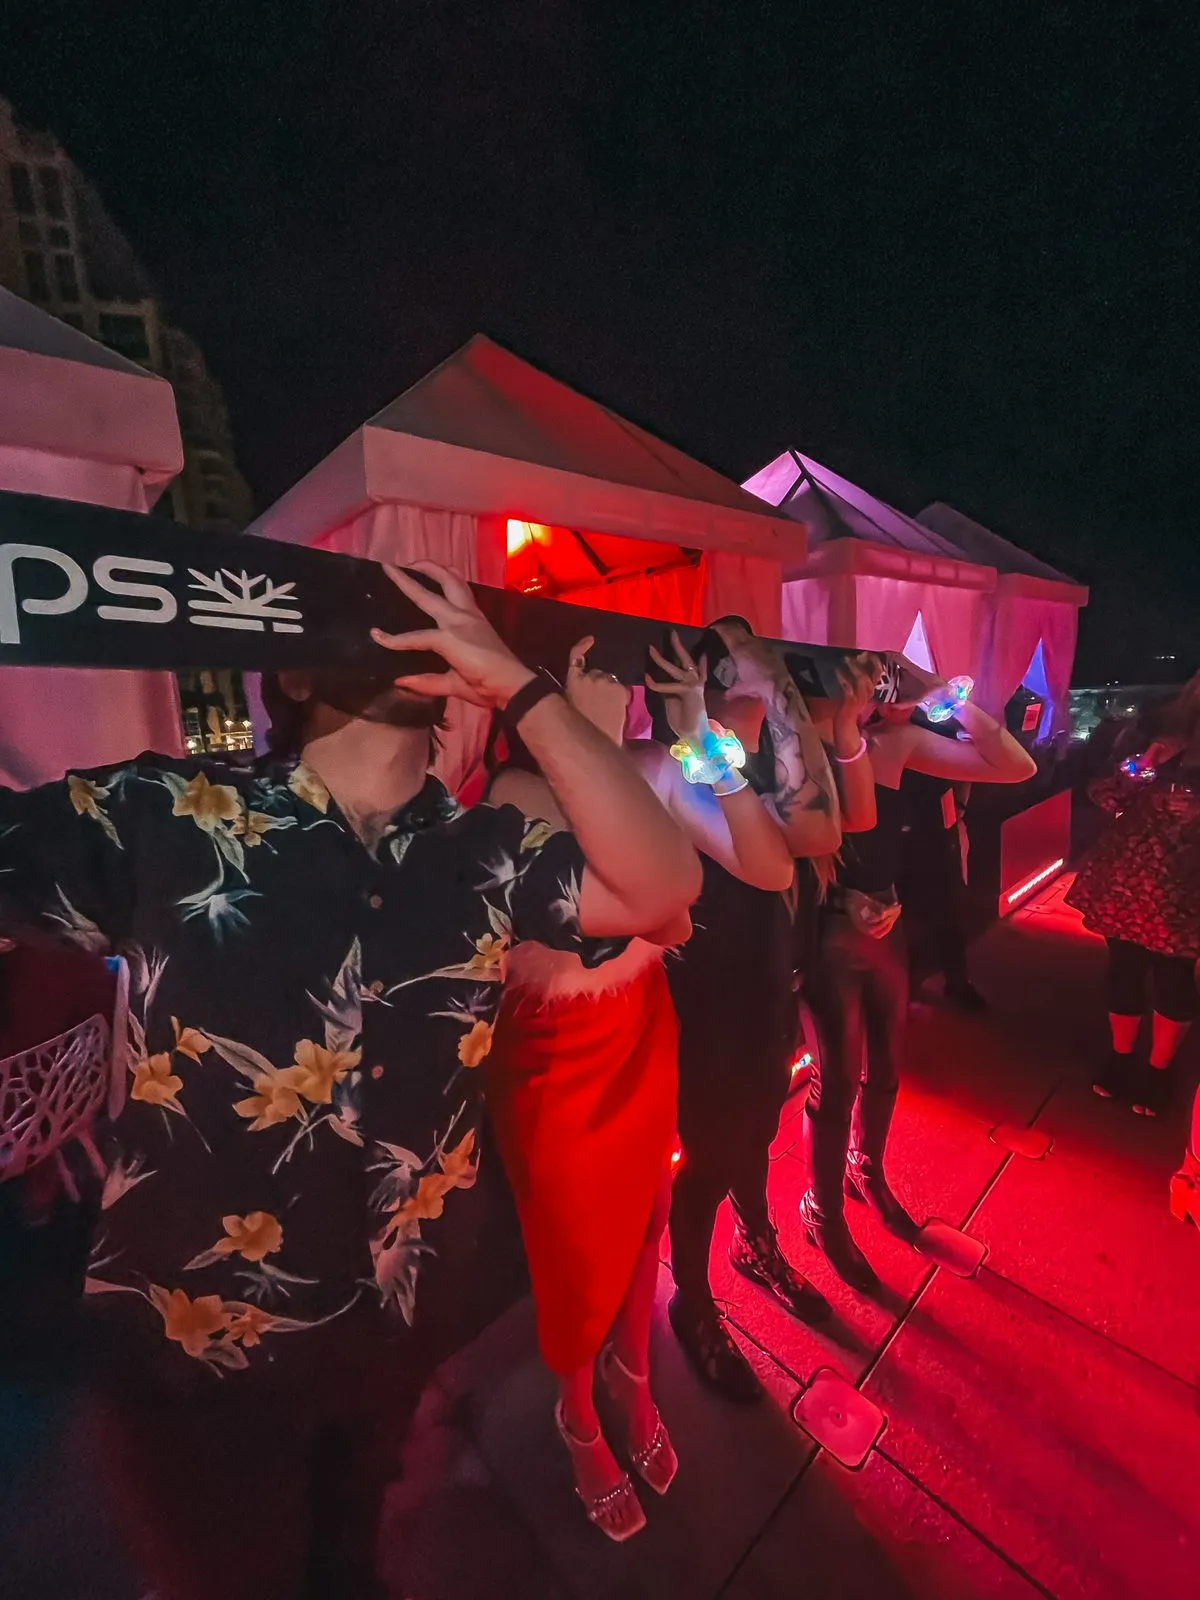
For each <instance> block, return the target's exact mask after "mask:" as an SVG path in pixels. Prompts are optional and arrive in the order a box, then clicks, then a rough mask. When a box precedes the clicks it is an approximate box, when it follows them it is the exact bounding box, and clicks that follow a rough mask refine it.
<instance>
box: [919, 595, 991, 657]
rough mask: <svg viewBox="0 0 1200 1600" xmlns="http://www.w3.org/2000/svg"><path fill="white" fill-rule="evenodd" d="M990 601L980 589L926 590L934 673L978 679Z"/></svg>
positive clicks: (922, 608)
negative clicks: (987, 606)
mask: <svg viewBox="0 0 1200 1600" xmlns="http://www.w3.org/2000/svg"><path fill="white" fill-rule="evenodd" d="M987 599H988V597H987V596H986V595H983V594H981V593H980V592H979V590H977V589H952V588H950V587H949V586H948V585H945V584H925V585H923V586H922V592H921V604H920V611H921V617H922V620H923V621H924V623H925V637H926V639H927V640H928V642H929V653H930V655H931V656H932V657H933V666H934V670H935V671H936V672H937V673H939V674H940V675H941V676H942V677H943V678H954V677H957V676H958V675H959V674H960V673H966V674H967V676H969V677H971V678H975V679H978V678H979V675H980V672H981V670H982V665H983V646H984V643H985V639H986V633H987V629H986V622H987V610H986V602H987Z"/></svg>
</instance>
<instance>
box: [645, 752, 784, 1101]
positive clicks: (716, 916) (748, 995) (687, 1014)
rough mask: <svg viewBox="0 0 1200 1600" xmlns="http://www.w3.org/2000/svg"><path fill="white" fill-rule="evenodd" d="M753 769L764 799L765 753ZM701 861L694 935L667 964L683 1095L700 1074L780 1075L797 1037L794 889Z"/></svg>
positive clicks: (751, 762)
mask: <svg viewBox="0 0 1200 1600" xmlns="http://www.w3.org/2000/svg"><path fill="white" fill-rule="evenodd" d="M745 770H746V776H747V778H748V779H749V781H750V785H751V787H752V788H753V790H754V791H755V793H756V794H758V795H759V796H761V795H762V794H763V793H764V792H765V791H766V790H767V788H768V786H769V782H770V779H769V777H768V776H767V775H766V774H767V771H768V759H767V756H766V754H765V752H764V751H763V750H761V749H760V750H759V751H758V752H756V753H755V754H754V755H752V756H751V758H750V760H749V761H748V762H747V763H746V769H745ZM701 861H702V864H703V867H704V887H703V889H702V891H701V894H700V898H699V900H698V901H697V902H696V904H695V905H694V906H693V907H692V928H693V932H692V937H691V938H690V939H689V940H688V942H687V944H685V945H684V947H683V949H682V951H681V952H680V953H679V954H678V955H676V956H673V957H672V958H671V960H670V961H669V962H668V964H667V978H668V981H669V983H670V986H671V995H672V998H673V999H674V1001H675V1008H676V1010H677V1011H678V1013H679V1020H680V1037H681V1049H680V1056H679V1074H680V1086H681V1093H686V1092H687V1089H688V1086H689V1080H691V1079H693V1078H694V1077H695V1076H696V1075H697V1074H699V1075H702V1076H703V1075H708V1074H716V1075H717V1076H718V1077H721V1078H725V1077H727V1076H728V1075H729V1074H730V1073H733V1074H734V1075H735V1076H739V1077H740V1078H741V1079H742V1081H745V1080H746V1079H747V1078H753V1077H754V1075H755V1072H756V1070H757V1072H759V1073H762V1074H765V1075H766V1076H768V1077H771V1076H777V1074H778V1066H779V1061H780V1060H781V1059H782V1058H784V1057H787V1058H788V1059H790V1055H789V1052H790V1050H791V1048H792V1045H793V1044H794V1042H795V1036H796V1003H795V997H794V995H793V992H792V976H793V972H794V970H795V962H796V946H795V930H794V928H793V905H794V897H793V895H792V894H791V893H787V894H781V893H780V892H779V891H778V890H769V889H755V888H752V887H751V886H750V885H749V884H748V883H743V882H742V881H741V879H740V878H735V877H734V876H733V874H732V873H730V872H726V870H725V868H724V867H721V866H718V864H717V863H716V862H715V861H713V860H711V859H710V858H709V857H708V856H703V857H701Z"/></svg>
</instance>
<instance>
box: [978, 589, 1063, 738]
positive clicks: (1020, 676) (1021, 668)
mask: <svg viewBox="0 0 1200 1600" xmlns="http://www.w3.org/2000/svg"><path fill="white" fill-rule="evenodd" d="M1078 630H1079V612H1078V610H1077V608H1076V607H1075V606H1073V605H1069V604H1067V603H1066V602H1064V601H1057V600H1031V599H1028V598H1024V597H1016V596H1011V597H1005V596H1002V597H1000V598H999V600H998V601H997V604H996V609H995V618H994V621H993V624H992V636H991V648H990V650H989V652H988V657H987V665H986V669H985V672H984V678H983V692H982V693H981V695H980V704H981V705H982V706H983V708H984V710H985V711H989V712H990V713H991V714H992V716H994V717H1000V716H1002V715H1003V714H1004V708H1005V706H1006V705H1007V704H1008V702H1009V701H1010V700H1011V699H1012V697H1013V695H1014V694H1015V693H1016V692H1017V690H1018V689H1019V688H1020V686H1021V683H1022V682H1023V680H1024V678H1025V675H1026V673H1027V672H1028V671H1029V667H1030V664H1031V663H1032V661H1033V658H1034V654H1035V652H1036V651H1037V648H1038V645H1039V644H1040V645H1041V647H1042V666H1043V669H1044V671H1045V679H1046V689H1047V692H1048V694H1049V698H1050V707H1051V716H1050V718H1049V719H1048V720H1046V719H1043V722H1042V728H1041V733H1042V735H1043V736H1047V735H1049V734H1053V733H1057V732H1058V730H1059V729H1060V728H1062V727H1064V726H1065V725H1066V715H1067V691H1068V690H1069V689H1070V686H1071V670H1072V668H1073V666H1074V664H1075V640H1076V635H1077V633H1078Z"/></svg>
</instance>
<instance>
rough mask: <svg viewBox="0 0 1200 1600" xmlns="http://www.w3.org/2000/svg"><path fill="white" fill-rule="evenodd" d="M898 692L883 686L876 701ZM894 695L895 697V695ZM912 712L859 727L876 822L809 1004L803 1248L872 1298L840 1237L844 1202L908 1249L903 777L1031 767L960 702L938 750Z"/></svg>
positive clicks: (848, 855)
mask: <svg viewBox="0 0 1200 1600" xmlns="http://www.w3.org/2000/svg"><path fill="white" fill-rule="evenodd" d="M892 685H898V678H897V677H894V676H891V675H889V677H888V678H886V679H885V681H884V684H883V685H882V686H881V690H880V691H879V692H880V693H881V694H886V693H887V692H888V691H889V687H890V686H892ZM892 692H895V690H894V689H893V691H892ZM913 710H914V706H913V705H912V704H911V703H909V704H907V705H905V704H896V703H892V704H887V703H883V704H881V705H879V706H878V708H877V710H876V713H875V717H874V719H873V721H872V723H871V724H870V725H869V727H868V741H869V743H870V748H871V766H872V769H873V773H874V779H875V804H876V813H877V821H876V825H875V827H874V828H873V829H872V830H871V831H870V832H867V833H859V834H856V835H855V836H854V837H853V838H852V839H847V840H846V841H845V842H844V845H843V850H842V859H841V862H840V864H839V866H838V871H837V881H836V883H835V884H834V886H833V887H832V888H831V890H830V891H829V895H828V897H827V901H826V904H825V907H824V909H823V913H822V917H821V930H820V950H819V955H818V961H817V969H816V972H815V974H814V979H813V982H812V984H811V986H810V989H809V1003H810V1005H811V1007H812V1010H813V1014H814V1016H815V1018H816V1022H817V1027H818V1029H819V1032H820V1038H821V1064H820V1075H819V1081H818V1083H817V1084H816V1085H815V1088H814V1090H813V1091H812V1092H810V1095H809V1099H808V1103H807V1106H806V1108H805V1109H806V1114H807V1115H808V1117H809V1120H810V1134H811V1150H812V1176H811V1184H810V1187H809V1189H808V1191H807V1192H806V1194H805V1195H804V1197H803V1199H802V1200H801V1202H800V1217H801V1222H802V1223H803V1226H804V1230H805V1234H806V1237H807V1238H808V1241H809V1243H810V1244H812V1245H813V1246H814V1247H816V1248H817V1249H819V1250H821V1251H822V1252H823V1253H824V1254H825V1256H826V1257H827V1258H828V1260H829V1263H830V1265H831V1266H832V1267H833V1270H834V1271H835V1272H836V1273H837V1274H838V1276H839V1277H840V1278H842V1279H843V1280H844V1281H845V1282H846V1283H848V1284H850V1285H851V1287H852V1288H856V1289H859V1290H862V1291H863V1292H866V1293H870V1292H872V1291H874V1290H876V1289H877V1288H878V1287H879V1280H878V1278H877V1277H876V1275H875V1272H874V1270H873V1269H872V1267H871V1265H870V1263H869V1262H868V1261H867V1258H866V1257H865V1256H864V1255H863V1253H862V1251H861V1250H860V1249H859V1248H858V1246H857V1244H855V1242H854V1239H853V1238H852V1236H851V1234H850V1230H849V1228H848V1227H847V1225H846V1217H845V1208H844V1199H845V1197H846V1196H847V1195H848V1196H851V1197H852V1198H854V1199H857V1200H862V1201H865V1202H867V1203H868V1204H869V1205H871V1206H872V1207H873V1208H874V1209H875V1210H876V1211H877V1212H878V1213H879V1215H880V1216H881V1218H882V1220H883V1222H884V1225H885V1226H886V1227H887V1228H888V1229H889V1231H890V1232H892V1233H894V1234H896V1235H897V1237H899V1238H902V1239H905V1240H907V1241H908V1242H910V1243H911V1242H912V1241H913V1240H914V1239H915V1237H916V1235H917V1232H918V1231H919V1230H918V1225H917V1223H916V1222H915V1221H914V1219H913V1218H912V1217H911V1216H910V1215H909V1214H908V1212H907V1211H906V1210H905V1209H904V1207H903V1206H902V1205H901V1203H900V1201H899V1200H898V1199H897V1198H896V1196H895V1195H894V1194H893V1193H892V1190H891V1187H890V1185H889V1184H888V1181H887V1178H886V1176H885V1174H884V1166H883V1161H884V1151H885V1149H886V1146H887V1137H888V1132H889V1130H890V1128H891V1122H892V1113H893V1111H894V1109H895V1104H896V1093H897V1088H898V1085H899V1077H900V1053H901V1047H902V1044H903V1038H904V1024H905V1018H906V1014H907V1010H908V962H907V957H906V952H905V943H904V931H903V927H902V925H901V922H900V901H899V897H898V895H897V892H896V883H897V880H898V878H899V874H900V864H901V850H902V839H903V833H902V830H903V826H904V802H903V798H902V796H901V793H900V785H901V781H902V778H903V775H904V773H905V772H906V771H916V772H923V773H925V774H927V775H928V776H930V777H934V778H940V779H943V780H945V781H947V782H952V783H961V782H989V783H1021V782H1024V780H1025V779H1026V778H1029V777H1032V776H1033V774H1034V772H1035V770H1036V768H1035V767H1034V764H1033V762H1032V760H1031V759H1030V758H1029V756H1027V755H1026V753H1025V752H1024V751H1023V750H1022V749H1021V747H1020V745H1019V744H1017V742H1016V740H1015V739H1013V737H1012V735H1011V734H1009V733H1007V732H1006V731H1005V729H1004V728H1002V727H1001V726H1000V725H999V724H998V723H996V722H994V721H993V720H992V718H991V717H989V716H987V715H985V714H984V713H983V712H982V711H980V710H979V708H978V707H977V706H974V705H972V704H971V703H970V702H969V701H968V702H967V703H966V704H965V705H963V706H962V708H961V710H960V712H959V720H960V723H961V732H960V734H959V737H958V738H957V739H955V740H953V741H951V740H949V739H943V738H939V737H938V735H937V734H935V733H933V732H932V731H931V730H930V729H929V728H928V727H919V726H917V725H916V724H915V723H914V722H913V721H912V712H913Z"/></svg>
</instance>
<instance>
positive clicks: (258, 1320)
mask: <svg viewBox="0 0 1200 1600" xmlns="http://www.w3.org/2000/svg"><path fill="white" fill-rule="evenodd" d="M225 1310H226V1312H231V1313H232V1316H231V1317H230V1321H229V1337H230V1338H231V1339H240V1340H241V1341H242V1344H243V1346H244V1347H245V1348H246V1349H252V1348H253V1347H254V1346H255V1345H256V1344H260V1343H261V1342H262V1336H263V1334H264V1333H270V1331H271V1329H272V1328H273V1327H274V1326H275V1323H276V1320H277V1319H276V1318H275V1317H273V1316H272V1315H271V1313H270V1312H269V1311H264V1310H263V1309H262V1307H261V1306H252V1305H247V1304H245V1303H244V1302H242V1301H233V1302H231V1303H230V1304H228V1305H227V1306H226V1307H225Z"/></svg>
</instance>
